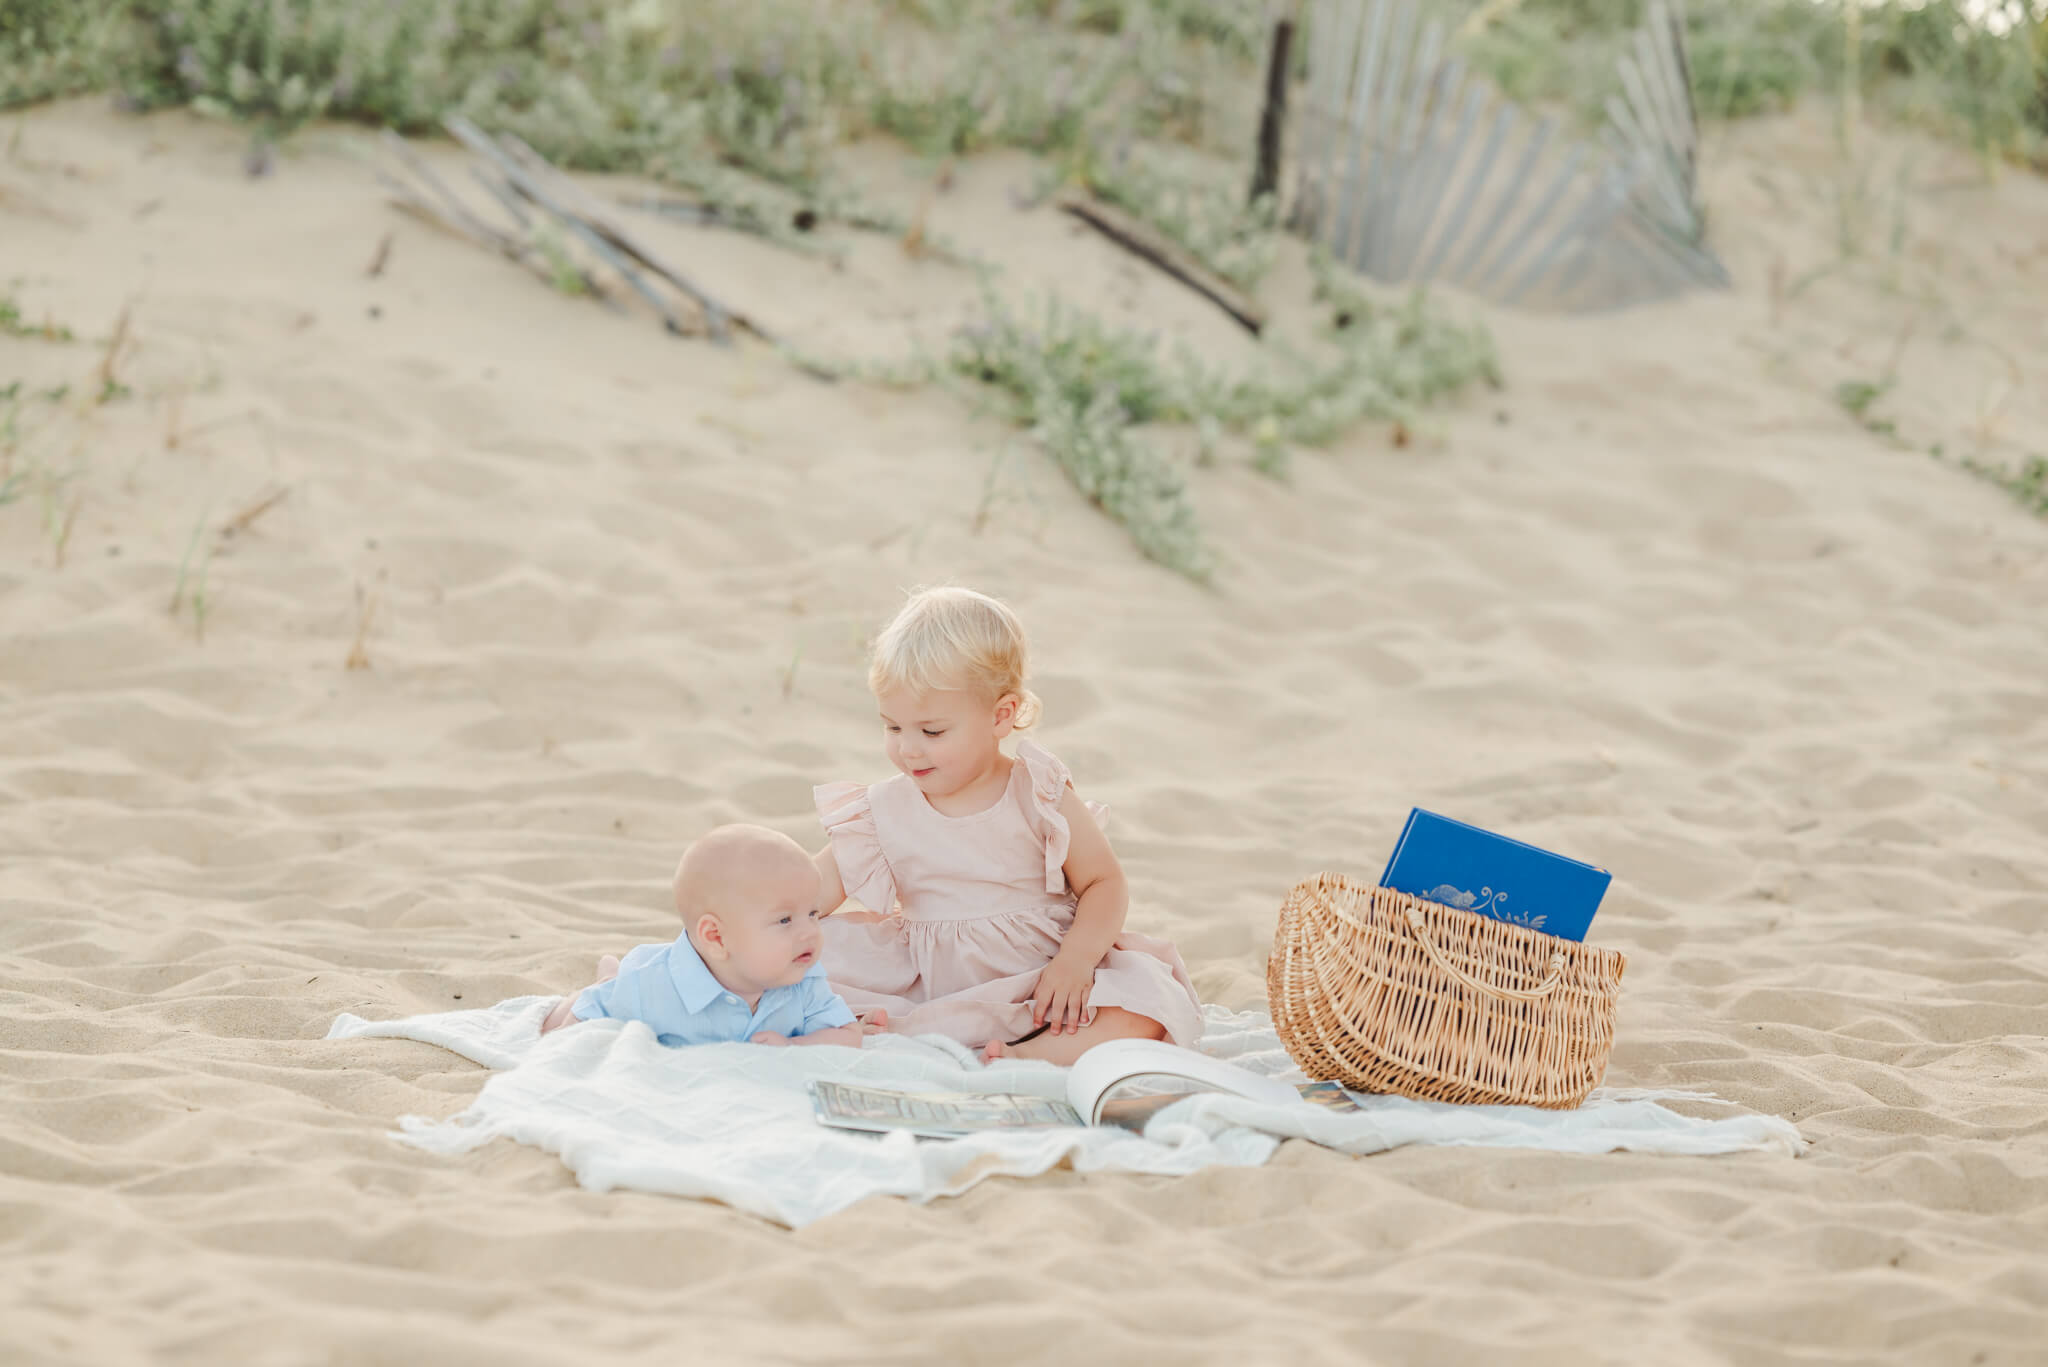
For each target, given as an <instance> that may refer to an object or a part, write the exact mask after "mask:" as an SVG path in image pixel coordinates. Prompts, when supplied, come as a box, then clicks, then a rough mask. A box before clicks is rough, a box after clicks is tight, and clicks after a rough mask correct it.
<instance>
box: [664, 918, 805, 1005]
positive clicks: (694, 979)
mask: <svg viewBox="0 0 2048 1367" xmlns="http://www.w3.org/2000/svg"><path fill="white" fill-rule="evenodd" d="M669 975H670V976H671V977H672V978H674V980H675V984H676V995H677V996H678V997H680V998H682V1002H683V1008H684V1009H685V1010H687V1011H689V1012H690V1013H691V1014H693V1015H694V1014H695V1013H697V1012H699V1011H702V1010H703V1009H704V1008H705V1007H707V1006H709V1005H711V1003H713V1002H715V1001H717V1000H718V999H719V998H720V997H722V996H724V995H725V994H726V992H727V991H728V990H729V989H728V988H727V987H726V985H725V984H724V983H722V982H720V981H718V979H717V978H716V977H714V976H712V973H711V966H710V965H709V964H707V963H705V962H704V956H703V955H702V954H699V953H698V952H697V946H696V945H695V944H694V943H693V942H692V941H691V939H690V937H689V935H688V934H687V933H685V934H682V935H678V936H677V937H676V952H675V953H674V954H672V955H670V956H669ZM804 977H805V978H817V979H818V980H820V981H823V980H824V978H825V960H824V959H823V958H822V957H820V958H818V959H815V960H813V961H812V963H811V966H810V968H809V969H808V970H807V971H806V972H805V973H804ZM788 990H789V989H788V988H781V987H771V988H769V989H767V991H764V992H763V993H762V994H761V995H762V996H763V997H766V996H767V995H768V993H770V992H786V991H788ZM735 995H737V994H735Z"/></svg>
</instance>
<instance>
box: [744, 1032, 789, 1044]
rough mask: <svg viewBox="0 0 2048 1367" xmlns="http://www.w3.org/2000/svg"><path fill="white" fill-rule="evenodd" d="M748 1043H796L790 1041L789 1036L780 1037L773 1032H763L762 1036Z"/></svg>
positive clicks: (755, 1037) (756, 1036)
mask: <svg viewBox="0 0 2048 1367" xmlns="http://www.w3.org/2000/svg"><path fill="white" fill-rule="evenodd" d="M747 1042H748V1043H749V1044H791V1043H794V1041H792V1040H791V1039H790V1037H789V1036H787V1035H778V1034H776V1033H775V1032H774V1031H773V1030H763V1031H762V1032H761V1033H760V1034H758V1035H755V1036H754V1037H753V1038H751V1039H750V1040H748V1041H747Z"/></svg>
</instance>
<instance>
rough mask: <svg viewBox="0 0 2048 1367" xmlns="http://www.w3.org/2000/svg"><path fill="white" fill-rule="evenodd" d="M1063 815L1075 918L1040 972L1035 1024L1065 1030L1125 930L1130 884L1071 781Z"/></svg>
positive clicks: (1077, 1022) (1078, 1020)
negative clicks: (1097, 968)
mask: <svg viewBox="0 0 2048 1367" xmlns="http://www.w3.org/2000/svg"><path fill="white" fill-rule="evenodd" d="M1060 815H1061V816H1063V817H1065V818H1066V821H1067V830H1068V832H1069V840H1068V842H1067V862H1066V863H1065V864H1064V865H1062V866H1061V867H1062V868H1063V869H1064V870H1065V872H1066V875H1067V886H1068V888H1070V889H1071V890H1072V891H1073V893H1074V896H1075V898H1076V899H1077V901H1076V904H1075V907H1074V924H1073V925H1072V926H1070V927H1068V929H1067V934H1066V938H1065V939H1063V940H1062V941H1060V949H1059V953H1057V954H1055V955H1053V959H1052V962H1051V963H1049V964H1047V965H1046V966H1045V969H1044V971H1042V972H1041V973H1040V974H1039V975H1038V985H1037V987H1036V988H1035V989H1033V991H1032V994H1031V1019H1032V1023H1033V1024H1034V1025H1044V1024H1045V1023H1046V1022H1048V1021H1050V1022H1051V1023H1052V1024H1053V1026H1054V1028H1055V1029H1056V1030H1058V1031H1060V1032H1061V1033H1067V1034H1071V1033H1072V1032H1074V1031H1076V1030H1078V1029H1080V1028H1081V1025H1082V1022H1083V1019H1084V1018H1085V1017H1086V1015H1087V1013H1088V995H1089V991H1090V989H1091V988H1093V986H1094V983H1095V969H1096V967H1097V966H1098V965H1100V964H1101V962H1102V960H1103V958H1104V957H1105V956H1106V955H1108V953H1109V949H1110V946H1111V945H1113V944H1115V943H1116V937H1117V936H1119V935H1121V934H1123V929H1124V915H1125V913H1127V912H1128V911H1129V910H1130V909H1131V890H1130V885H1129V884H1127V883H1126V882H1125V881H1124V870H1123V866H1122V865H1121V864H1119V863H1117V860H1116V853H1115V852H1114V851H1113V850H1111V849H1110V848H1109V837H1108V836H1106V835H1104V834H1103V833H1102V828H1101V827H1100V826H1097V825H1096V824H1095V818H1094V817H1093V816H1091V815H1090V814H1089V812H1088V808H1087V807H1085V806H1084V805H1082V802H1081V799H1080V798H1079V797H1077V796H1076V795H1075V793H1074V790H1073V788H1072V787H1071V786H1070V787H1068V788H1067V789H1066V791H1064V792H1062V793H1061V794H1060Z"/></svg>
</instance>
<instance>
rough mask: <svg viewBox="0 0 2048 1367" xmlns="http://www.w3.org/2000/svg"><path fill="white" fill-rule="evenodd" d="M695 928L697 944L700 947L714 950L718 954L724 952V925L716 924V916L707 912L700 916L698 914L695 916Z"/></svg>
mask: <svg viewBox="0 0 2048 1367" xmlns="http://www.w3.org/2000/svg"><path fill="white" fill-rule="evenodd" d="M695 929H696V933H697V944H698V945H699V946H700V947H701V948H703V949H708V950H716V951H717V952H718V953H720V954H723V953H725V952H726V949H725V927H724V926H722V925H720V924H718V918H717V917H716V916H713V915H711V914H710V913H708V912H707V913H706V914H704V915H702V916H699V917H698V918H697V925H696V927H695Z"/></svg>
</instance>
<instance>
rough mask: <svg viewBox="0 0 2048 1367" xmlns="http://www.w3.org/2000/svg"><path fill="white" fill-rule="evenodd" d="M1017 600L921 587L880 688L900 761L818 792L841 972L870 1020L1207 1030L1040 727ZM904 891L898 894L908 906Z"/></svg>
mask: <svg viewBox="0 0 2048 1367" xmlns="http://www.w3.org/2000/svg"><path fill="white" fill-rule="evenodd" d="M1024 675H1025V642H1024V631H1023V628H1022V626H1021V625H1019V623H1018V621H1017V618H1016V615H1015V614H1013V613H1012V612H1011V611H1010V610H1009V609H1008V608H1007V607H1005V606H1003V605H1002V604H1001V603H998V602H997V601H995V600H994V599H993V598H989V597H986V596H985V595H983V594H979V593H975V592H973V591H971V590H968V589H959V588H940V589H926V590H923V591H921V592H918V593H916V594H913V595H912V596H911V599H910V601H909V602H908V603H907V604H906V605H905V606H904V608H903V610H902V611H901V612H899V613H897V614H896V617H895V620H893V621H892V622H890V623H889V625H888V626H887V627H886V628H885V629H884V630H883V632H882V634H881V636H880V638H879V639H878V640H877V641H876V642H875V649H874V655H873V659H872V661H871V663H870V666H869V670H868V686H869V687H870V688H871V689H873V690H874V694H875V701H876V702H877V703H878V704H879V706H880V710H881V714H882V743H883V749H884V750H885V751H886V753H887V754H888V756H889V761H890V763H892V764H894V765H895V766H896V769H897V771H898V772H897V773H895V774H893V775H891V776H890V777H889V778H886V779H883V780H882V781H881V782H879V783H874V784H860V783H829V784H826V785H824V786H823V787H820V788H818V789H817V790H816V797H817V803H818V815H819V818H820V819H821V820H822V821H823V822H824V824H825V830H826V832H827V833H828V834H829V835H830V837H831V840H830V843H828V844H827V845H826V846H825V848H824V849H822V850H820V851H819V852H818V854H817V856H816V863H817V866H818V873H819V876H820V878H821V880H822V881H823V883H824V889H823V894H822V900H821V901H820V903H819V905H821V906H823V907H826V908H836V907H838V906H840V904H841V903H842V901H844V899H845V897H846V896H851V897H852V898H854V899H855V900H856V901H858V902H859V903H860V904H861V905H862V906H863V907H865V908H867V910H866V911H865V912H847V911H841V912H839V913H838V914H837V915H833V916H830V917H828V918H827V919H826V921H825V923H824V925H823V926H822V927H821V930H822V932H823V935H824V950H825V952H824V954H823V956H822V957H823V958H824V960H825V962H826V964H827V965H828V966H829V969H828V971H829V973H830V977H831V981H832V985H833V987H834V988H835V989H836V990H837V991H838V992H839V993H840V994H841V995H842V996H843V997H845V998H846V1000H847V1002H848V1004H849V1005H851V1006H852V1007H853V1009H854V1010H855V1011H856V1012H857V1013H859V1014H860V1015H862V1016H863V1017H864V1018H865V1019H866V1020H867V1022H868V1024H869V1025H870V1026H871V1027H886V1028H888V1029H891V1030H895V1031H899V1032H902V1033H905V1034H924V1033H936V1034H942V1035H950V1036H952V1037H953V1038H955V1039H957V1040H959V1041H961V1042H962V1043H964V1044H968V1045H975V1046H981V1047H982V1049H983V1057H984V1058H985V1059H996V1058H1000V1057H1003V1056H1004V1055H1005V1054H1010V1055H1014V1056H1017V1057H1024V1058H1041V1059H1047V1060H1050V1061H1051V1062H1054V1063H1060V1064H1070V1063H1072V1062H1073V1061H1074V1060H1075V1059H1076V1058H1078V1057H1079V1056H1080V1055H1081V1053H1082V1052H1083V1051H1084V1050H1086V1049H1087V1048H1089V1047H1090V1046H1091V1045H1095V1044H1100V1043H1102V1042H1103V1041H1104V1040H1110V1039H1122V1038H1129V1037H1140V1038H1147V1039H1161V1038H1166V1039H1170V1040H1172V1041H1173V1042H1174V1043H1176V1044H1181V1045H1192V1044H1194V1043H1195V1041H1196V1040H1197V1039H1198V1038H1200V1036H1201V1030H1202V1023H1201V1014H1200V1011H1199V1008H1198V1004H1197V1001H1196V997H1195V989H1194V984H1193V983H1191V982H1189V981H1188V974H1187V968H1186V967H1185V966H1184V965H1183V964H1182V963H1181V959H1180V955H1179V953H1178V952H1176V951H1175V949H1174V947H1173V946H1172V945H1171V944H1168V943H1167V942H1166V941H1164V940H1155V939H1152V938H1150V937H1149V936H1144V935H1134V934H1131V933H1129V932H1127V931H1125V930H1124V913H1125V911H1126V910H1127V909H1128V908H1129V905H1130V894H1129V890H1128V888H1127V887H1126V886H1125V883H1124V875H1123V870H1122V869H1121V868H1120V867H1118V865H1117V860H1116V856H1115V855H1114V854H1113V853H1111V852H1110V848H1109V841H1108V839H1107V838H1105V837H1104V835H1103V833H1102V828H1101V827H1100V826H1099V825H1098V824H1097V822H1098V820H1099V819H1100V818H1102V817H1104V816H1106V815H1107V813H1106V811H1105V810H1104V809H1103V808H1101V807H1099V806H1092V805H1083V803H1082V802H1081V799H1080V798H1078V797H1076V796H1075V795H1074V789H1073V786H1072V784H1071V783H1070V782H1069V779H1068V775H1067V767H1066V766H1065V765H1064V764H1062V763H1060V762H1059V760H1057V759H1056V758H1054V757H1053V756H1052V755H1051V754H1050V753H1048V752H1047V751H1045V750H1043V749H1040V748H1039V747H1038V746H1037V745H1034V744H1032V743H1031V742H1030V741H1023V742H1021V743H1020V744H1019V745H1018V746H1017V754H1016V757H1015V758H1014V759H1013V758H1011V757H1010V756H1008V755H1005V754H1004V753H1003V752H1002V750H1001V748H1000V746H1001V743H1002V741H1003V739H1004V738H1005V737H1007V736H1008V735H1009V734H1010V733H1011V732H1012V731H1017V730H1022V729H1023V728H1025V727H1028V726H1030V725H1031V724H1032V722H1033V721H1034V720H1035V719H1036V718H1037V715H1038V710H1039V706H1038V699H1037V698H1036V697H1035V696H1033V695H1032V694H1031V692H1030V691H1029V690H1027V689H1026V688H1025V687H1024ZM899 904H900V905H899Z"/></svg>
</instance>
